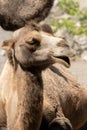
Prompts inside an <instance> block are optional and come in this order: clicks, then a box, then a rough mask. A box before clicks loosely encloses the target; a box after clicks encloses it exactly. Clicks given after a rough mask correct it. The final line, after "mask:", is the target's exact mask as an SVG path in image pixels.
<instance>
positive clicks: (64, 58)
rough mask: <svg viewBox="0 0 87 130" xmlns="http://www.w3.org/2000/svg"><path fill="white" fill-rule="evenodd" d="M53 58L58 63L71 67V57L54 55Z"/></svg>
mask: <svg viewBox="0 0 87 130" xmlns="http://www.w3.org/2000/svg"><path fill="white" fill-rule="evenodd" d="M52 59H53V60H54V61H55V62H56V63H60V64H62V65H64V66H65V67H67V68H69V67H70V59H69V57H68V56H64V55H63V56H52Z"/></svg>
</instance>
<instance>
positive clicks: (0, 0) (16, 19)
mask: <svg viewBox="0 0 87 130" xmlns="http://www.w3.org/2000/svg"><path fill="white" fill-rule="evenodd" d="M53 2H54V0H0V25H1V26H2V27H3V28H4V29H6V30H12V31H13V30H16V29H18V28H20V27H23V26H24V25H25V24H26V22H27V21H30V20H31V19H32V20H35V21H36V22H40V21H42V20H44V19H45V18H46V17H47V15H48V14H49V12H50V9H51V7H52V5H53Z"/></svg>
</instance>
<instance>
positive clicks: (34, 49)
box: [0, 24, 69, 130]
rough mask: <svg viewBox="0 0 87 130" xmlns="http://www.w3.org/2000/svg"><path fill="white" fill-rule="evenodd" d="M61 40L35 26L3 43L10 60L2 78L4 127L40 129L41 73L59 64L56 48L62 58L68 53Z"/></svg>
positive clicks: (1, 121)
mask: <svg viewBox="0 0 87 130" xmlns="http://www.w3.org/2000/svg"><path fill="white" fill-rule="evenodd" d="M33 29H34V30H33ZM37 30H38V31H37ZM48 38H49V39H50V41H48ZM61 41H62V39H60V38H56V37H54V36H52V35H51V34H48V33H45V32H43V31H41V30H40V28H39V27H38V26H36V25H35V24H32V25H31V27H30V25H26V27H24V28H22V29H21V31H20V33H19V35H18V36H17V37H16V38H14V39H13V40H8V41H5V42H3V44H2V49H4V50H6V51H7V55H8V60H7V62H6V64H5V67H4V70H3V72H2V74H1V77H0V126H5V125H7V129H8V130H39V127H40V124H41V119H42V108H43V83H42V77H41V72H42V70H44V69H46V68H47V67H49V66H50V65H52V64H53V63H55V60H56V61H58V59H56V57H55V55H54V50H55V48H57V50H59V51H58V55H56V56H57V58H58V57H59V59H60V56H61V52H62V53H63V50H65V48H64V46H62V44H60V43H61ZM53 42H54V44H53ZM63 44H64V43H63ZM58 45H59V47H58ZM53 49H54V50H53ZM53 57H54V58H53ZM63 58H64V57H63ZM65 60H66V57H65ZM59 62H60V60H59ZM61 62H62V61H61ZM64 62H65V61H64ZM64 62H62V63H63V64H64ZM67 64H69V63H67ZM65 65H66V62H65Z"/></svg>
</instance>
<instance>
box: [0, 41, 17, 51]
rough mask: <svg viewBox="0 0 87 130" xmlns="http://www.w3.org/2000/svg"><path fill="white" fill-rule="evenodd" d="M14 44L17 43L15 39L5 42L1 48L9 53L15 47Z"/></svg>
mask: <svg viewBox="0 0 87 130" xmlns="http://www.w3.org/2000/svg"><path fill="white" fill-rule="evenodd" d="M14 43H15V41H14V40H13V39H10V40H5V41H3V43H2V44H1V46H0V48H1V49H3V50H6V51H9V50H10V49H11V48H12V47H13V45H14Z"/></svg>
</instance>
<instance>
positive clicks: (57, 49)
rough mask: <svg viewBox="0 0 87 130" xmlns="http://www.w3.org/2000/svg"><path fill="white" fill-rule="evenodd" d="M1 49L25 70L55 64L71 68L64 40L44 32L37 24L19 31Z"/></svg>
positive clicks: (12, 61)
mask: <svg viewBox="0 0 87 130" xmlns="http://www.w3.org/2000/svg"><path fill="white" fill-rule="evenodd" d="M1 48H2V49H4V50H6V51H7V54H8V58H9V60H10V61H11V63H13V64H14V62H16V63H17V64H20V65H21V66H22V67H23V68H31V67H33V68H39V69H45V68H47V67H48V66H50V65H52V64H54V63H55V62H58V63H62V64H63V65H65V66H66V67H69V66H70V61H69V58H68V57H67V56H66V54H65V53H66V49H68V46H67V45H66V44H65V43H64V40H63V39H61V38H58V37H55V36H53V35H52V34H50V33H47V32H44V31H43V30H42V29H41V28H40V27H39V26H37V24H31V25H26V26H25V27H23V28H21V29H19V30H17V31H16V32H15V33H14V38H13V39H10V40H7V41H4V42H3V43H2V46H1Z"/></svg>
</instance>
